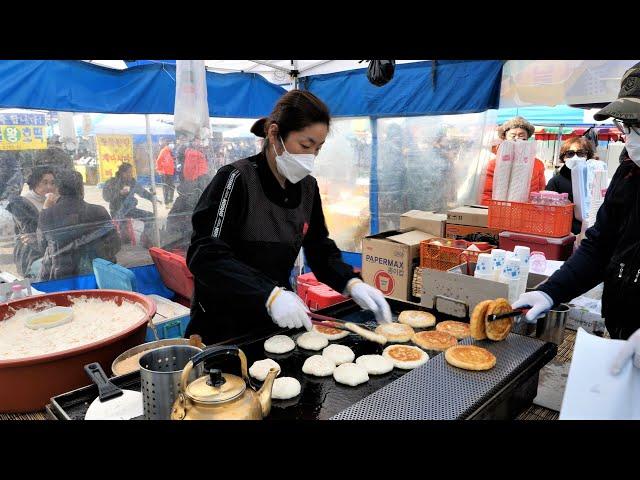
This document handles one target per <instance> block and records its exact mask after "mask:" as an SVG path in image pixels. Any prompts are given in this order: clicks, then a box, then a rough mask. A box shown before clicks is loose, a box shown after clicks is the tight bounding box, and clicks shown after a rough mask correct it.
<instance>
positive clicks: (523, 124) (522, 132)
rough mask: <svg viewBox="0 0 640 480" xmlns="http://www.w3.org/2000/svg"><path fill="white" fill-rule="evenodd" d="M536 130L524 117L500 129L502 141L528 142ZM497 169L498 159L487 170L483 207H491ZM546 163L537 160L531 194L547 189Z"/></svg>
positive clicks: (507, 123) (508, 121)
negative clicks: (494, 175) (494, 176)
mask: <svg viewBox="0 0 640 480" xmlns="http://www.w3.org/2000/svg"><path fill="white" fill-rule="evenodd" d="M535 130H536V128H535V127H534V126H533V125H532V124H530V123H529V122H528V121H526V120H525V119H524V118H522V117H515V118H512V119H511V120H507V121H506V122H504V123H503V124H502V125H501V126H500V127H499V128H498V135H499V137H500V139H501V140H514V141H527V140H529V138H531V136H532V135H533V134H534V133H535ZM495 169H496V159H495V158H493V159H491V160H490V161H489V164H488V165H487V170H486V178H485V182H484V188H483V192H482V202H481V203H482V205H489V202H490V201H491V198H492V196H493V174H494V172H495ZM546 183H547V182H546V179H545V177H544V163H543V162H542V160H540V159H538V158H536V160H535V162H534V165H533V174H532V175H531V187H530V190H529V192H540V191H542V190H544V189H545V185H546Z"/></svg>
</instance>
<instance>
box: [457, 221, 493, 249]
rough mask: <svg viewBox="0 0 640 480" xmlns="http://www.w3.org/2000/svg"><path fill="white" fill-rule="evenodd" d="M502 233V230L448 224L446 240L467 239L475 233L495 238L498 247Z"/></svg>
mask: <svg viewBox="0 0 640 480" xmlns="http://www.w3.org/2000/svg"><path fill="white" fill-rule="evenodd" d="M501 232H502V230H500V229H496V228H488V227H474V226H469V225H455V224H451V223H447V228H446V238H457V237H466V236H467V235H471V234H474V233H482V234H485V235H491V236H492V237H495V244H496V245H498V242H499V241H500V233H501Z"/></svg>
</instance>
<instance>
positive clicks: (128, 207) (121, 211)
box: [102, 177, 153, 219]
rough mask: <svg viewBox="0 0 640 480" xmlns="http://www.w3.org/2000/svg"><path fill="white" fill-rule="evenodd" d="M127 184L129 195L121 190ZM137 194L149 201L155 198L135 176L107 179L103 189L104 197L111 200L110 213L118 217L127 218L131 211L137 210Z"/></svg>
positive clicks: (108, 200)
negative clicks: (123, 193)
mask: <svg viewBox="0 0 640 480" xmlns="http://www.w3.org/2000/svg"><path fill="white" fill-rule="evenodd" d="M125 186H129V187H130V190H129V193H128V194H127V195H122V194H121V193H120V192H121V190H122V189H123V188H124V187H125ZM136 195H140V196H141V197H142V198H145V199H147V200H149V201H152V199H153V194H152V193H151V192H148V191H147V190H145V189H144V188H142V185H140V184H139V183H138V182H136V179H135V178H133V179H131V180H130V181H126V180H125V179H124V178H122V177H113V178H111V179H109V180H108V181H107V183H106V184H105V186H104V189H103V190H102V198H104V200H105V201H107V202H109V213H111V216H112V217H113V218H117V219H121V218H126V217H127V214H128V213H129V212H131V211H132V210H135V208H136V205H138V200H137V199H136Z"/></svg>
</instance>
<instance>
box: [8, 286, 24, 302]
mask: <svg viewBox="0 0 640 480" xmlns="http://www.w3.org/2000/svg"><path fill="white" fill-rule="evenodd" d="M22 288H23V287H22V285H14V286H13V287H11V296H10V297H9V299H10V300H11V301H13V300H19V299H21V298H25V297H26V295H25V294H24V293H22Z"/></svg>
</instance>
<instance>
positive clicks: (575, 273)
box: [540, 160, 640, 338]
mask: <svg viewBox="0 0 640 480" xmlns="http://www.w3.org/2000/svg"><path fill="white" fill-rule="evenodd" d="M639 243H640V168H638V167H637V166H636V165H635V164H634V163H633V162H632V161H631V160H627V161H625V162H623V163H622V164H621V165H620V166H619V167H618V169H617V170H616V173H615V175H614V176H613V178H612V180H611V184H610V185H609V188H608V189H607V194H606V196H605V200H604V203H603V204H602V206H601V207H600V210H598V215H597V217H596V223H595V225H594V226H593V227H591V228H589V229H588V230H587V232H586V237H585V239H584V240H583V241H582V242H581V244H580V247H579V248H578V250H576V252H575V253H574V254H573V255H572V256H571V258H569V260H567V261H566V262H565V263H564V265H563V266H562V267H561V268H560V270H558V271H557V272H556V273H555V274H553V275H552V276H551V278H549V280H548V281H547V282H546V283H544V284H543V285H542V286H541V287H540V290H541V291H543V292H545V293H547V294H548V295H549V296H550V297H551V298H552V299H553V301H554V303H562V302H568V301H569V300H572V299H573V298H575V297H577V296H578V295H580V294H582V293H584V292H587V291H589V290H590V289H592V288H593V287H595V286H596V285H598V284H599V283H601V282H603V281H604V282H605V292H606V291H607V289H608V288H607V284H608V280H607V275H608V273H607V272H609V271H610V270H611V269H612V268H616V267H617V265H610V264H611V262H612V260H613V259H615V258H616V257H617V256H618V254H619V253H620V252H623V251H625V250H627V249H629V247H632V246H634V245H637V244H639ZM621 293H623V294H625V295H624V298H625V301H627V302H631V303H630V304H629V305H628V307H629V308H632V307H634V308H633V309H632V310H628V309H626V308H625V310H628V311H626V313H622V312H621V311H620V309H619V307H620V305H619V304H617V303H613V302H611V301H609V300H608V296H605V295H603V299H602V313H603V317H604V318H605V323H606V325H607V330H609V332H610V333H611V335H612V337H614V338H625V337H627V336H628V335H629V334H630V333H632V332H633V330H635V329H637V328H640V317H639V316H638V315H637V311H638V308H639V307H640V293H638V294H633V292H621ZM622 327H624V331H620V328H622ZM615 332H617V333H615Z"/></svg>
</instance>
